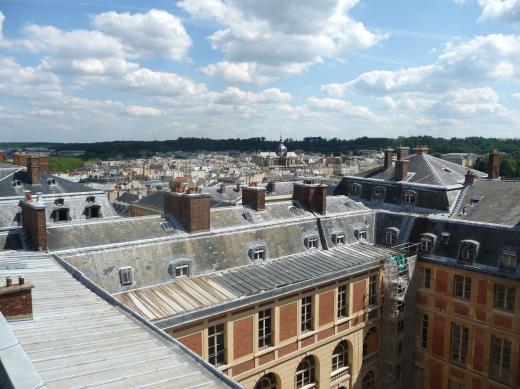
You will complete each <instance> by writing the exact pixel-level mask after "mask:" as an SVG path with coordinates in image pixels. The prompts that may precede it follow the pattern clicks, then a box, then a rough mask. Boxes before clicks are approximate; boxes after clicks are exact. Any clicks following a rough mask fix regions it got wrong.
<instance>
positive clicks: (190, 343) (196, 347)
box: [177, 332, 202, 357]
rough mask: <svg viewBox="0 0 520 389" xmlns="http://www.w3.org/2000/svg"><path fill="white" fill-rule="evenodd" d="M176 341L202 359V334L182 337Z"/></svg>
mask: <svg viewBox="0 0 520 389" xmlns="http://www.w3.org/2000/svg"><path fill="white" fill-rule="evenodd" d="M177 340H178V341H179V342H181V343H182V344H183V345H185V346H186V347H188V348H189V349H190V350H191V351H193V352H194V353H195V354H198V355H199V356H200V357H202V332H197V333H196V334H193V335H188V336H184V337H182V338H179V339H177Z"/></svg>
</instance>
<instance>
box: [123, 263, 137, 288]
mask: <svg viewBox="0 0 520 389" xmlns="http://www.w3.org/2000/svg"><path fill="white" fill-rule="evenodd" d="M134 282H135V279H134V268H133V267H132V266H124V267H120V268H119V283H120V284H121V286H127V285H133V283H134Z"/></svg>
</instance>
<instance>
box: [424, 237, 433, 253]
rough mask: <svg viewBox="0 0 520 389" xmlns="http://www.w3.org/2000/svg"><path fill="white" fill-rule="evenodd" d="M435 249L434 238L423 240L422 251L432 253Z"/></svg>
mask: <svg viewBox="0 0 520 389" xmlns="http://www.w3.org/2000/svg"><path fill="white" fill-rule="evenodd" d="M432 247H433V240H432V238H422V239H421V251H430V250H431V249H432Z"/></svg>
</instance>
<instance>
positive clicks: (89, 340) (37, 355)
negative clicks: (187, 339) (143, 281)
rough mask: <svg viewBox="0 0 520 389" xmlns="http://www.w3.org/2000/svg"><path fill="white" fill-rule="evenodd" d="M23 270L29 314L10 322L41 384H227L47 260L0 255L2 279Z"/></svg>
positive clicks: (179, 348) (149, 327)
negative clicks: (30, 300)
mask: <svg viewBox="0 0 520 389" xmlns="http://www.w3.org/2000/svg"><path fill="white" fill-rule="evenodd" d="M21 273H22V274H24V275H25V278H26V280H27V281H29V282H32V283H33V285H34V289H33V291H32V295H33V319H32V320H25V321H14V322H10V323H9V326H10V328H11V330H12V332H13V333H14V335H15V336H16V338H17V339H18V341H19V343H20V345H21V346H22V348H23V350H24V351H25V353H26V354H27V356H28V358H29V360H30V361H31V363H32V364H33V366H34V368H35V369H36V372H37V373H38V374H39V375H40V377H41V378H42V380H43V381H44V383H45V386H46V387H47V388H67V389H69V388H79V387H81V388H86V387H94V386H95V387H102V388H128V387H133V388H138V387H139V388H141V387H147V388H149V387H151V388H172V387H175V388H195V387H197V388H224V387H230V385H233V384H232V383H230V380H229V379H228V378H226V377H225V376H223V375H222V373H220V372H218V371H217V370H216V369H214V368H212V367H210V366H209V365H207V364H206V363H205V362H203V361H202V360H200V359H199V358H198V357H196V356H194V355H193V354H191V353H190V352H188V351H186V349H185V348H184V347H183V346H181V345H179V343H178V342H176V341H175V340H173V339H171V338H169V337H166V336H165V335H164V334H162V333H160V332H158V331H157V330H153V329H152V328H151V326H149V325H145V323H143V322H141V321H139V320H137V319H136V318H134V317H133V316H131V315H130V314H129V313H126V312H125V311H124V310H122V309H121V308H117V307H116V306H114V305H111V304H110V303H109V302H107V301H105V299H103V298H101V297H100V295H97V294H95V293H94V292H92V291H91V290H89V289H87V288H86V287H85V286H83V285H82V284H81V283H79V282H78V281H76V280H75V279H74V278H73V277H72V275H71V274H69V273H68V272H67V271H66V270H64V269H63V268H62V267H61V266H60V265H59V264H58V263H56V262H55V260H53V259H51V258H50V257H47V256H45V255H44V254H32V255H25V256H23V257H21V256H20V253H16V254H15V255H12V254H11V255H6V254H4V255H2V256H0V277H2V278H3V277H5V276H7V275H13V274H21ZM108 298H109V296H108ZM1 363H6V361H4V360H3V359H2V361H1ZM231 387H238V386H231Z"/></svg>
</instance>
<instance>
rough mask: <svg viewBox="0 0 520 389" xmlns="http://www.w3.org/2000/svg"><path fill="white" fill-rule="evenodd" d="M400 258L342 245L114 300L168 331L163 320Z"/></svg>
mask: <svg viewBox="0 0 520 389" xmlns="http://www.w3.org/2000/svg"><path fill="white" fill-rule="evenodd" d="M396 253H397V250H393V249H390V248H386V247H376V246H373V245H370V244H367V243H360V242H358V243H354V244H350V245H338V246H336V247H334V248H332V249H330V250H316V249H311V250H307V251H305V252H302V253H298V254H294V255H289V256H285V257H281V258H276V259H270V260H261V261H256V262H254V263H251V264H249V265H245V266H239V267H234V268H231V269H227V270H222V271H218V272H214V273H211V274H208V275H204V276H199V277H193V278H191V279H181V280H178V281H174V282H171V283H168V284H161V285H153V286H149V287H146V288H140V289H133V290H130V291H126V292H122V293H118V294H116V295H115V297H116V299H117V300H118V301H120V302H121V303H123V304H125V305H127V306H129V307H130V308H131V309H133V310H136V311H137V312H138V313H139V314H141V315H143V316H144V317H147V318H149V319H150V320H155V321H157V322H158V323H159V322H160V323H162V324H159V325H160V326H165V325H166V324H165V323H166V322H165V321H163V319H168V320H169V321H168V323H169V324H171V320H170V319H172V318H174V317H181V316H183V315H186V314H189V315H191V316H193V315H197V314H198V313H197V311H201V310H202V311H203V310H204V308H209V309H211V308H212V307H216V306H217V305H218V306H221V308H222V304H231V303H233V302H234V301H240V304H241V306H244V305H246V304H247V303H248V302H247V301H245V298H253V299H261V298H264V299H265V298H270V297H272V296H266V294H269V293H271V294H274V295H278V296H279V295H282V294H284V293H290V292H291V291H294V290H297V289H299V288H304V287H309V286H313V285H317V284H319V283H323V282H325V281H329V280H332V279H338V278H343V277H346V276H348V275H351V274H356V273H358V272H361V271H366V270H370V269H374V268H377V267H379V266H380V265H381V264H382V261H383V259H386V258H388V257H389V256H390V255H395V254H396ZM215 283H216V284H217V285H215ZM173 290H181V292H182V295H186V296H189V297H188V300H194V303H190V302H189V301H187V300H186V298H184V297H182V298H180V296H179V295H178V294H176V293H172V291H173ZM213 296H215V297H213ZM216 296H221V297H220V298H217V297H216ZM202 311H201V312H200V313H202Z"/></svg>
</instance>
